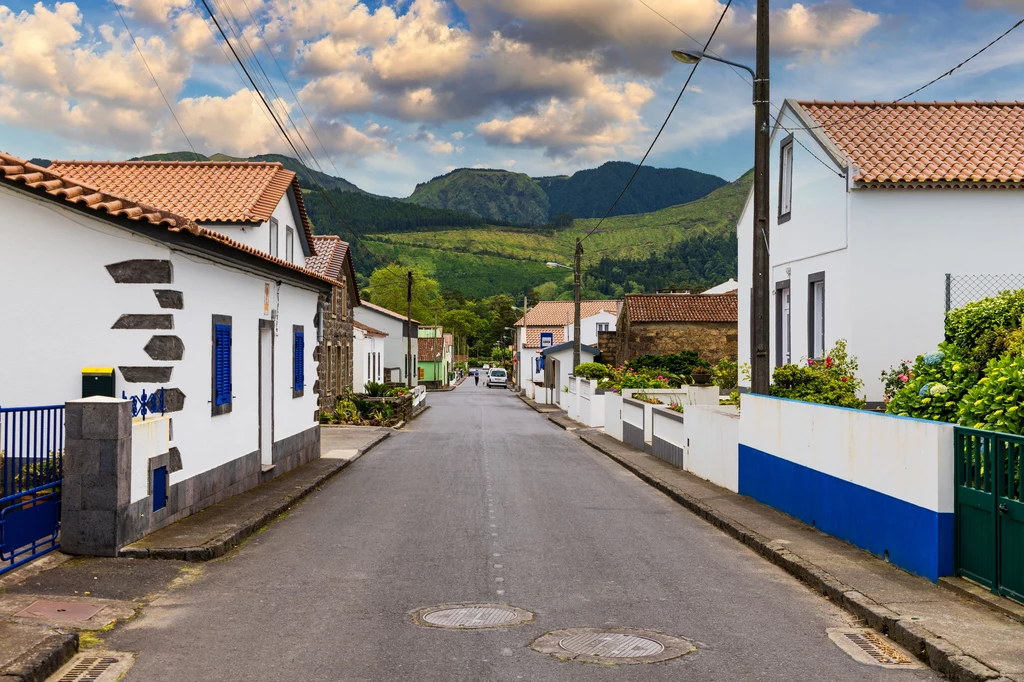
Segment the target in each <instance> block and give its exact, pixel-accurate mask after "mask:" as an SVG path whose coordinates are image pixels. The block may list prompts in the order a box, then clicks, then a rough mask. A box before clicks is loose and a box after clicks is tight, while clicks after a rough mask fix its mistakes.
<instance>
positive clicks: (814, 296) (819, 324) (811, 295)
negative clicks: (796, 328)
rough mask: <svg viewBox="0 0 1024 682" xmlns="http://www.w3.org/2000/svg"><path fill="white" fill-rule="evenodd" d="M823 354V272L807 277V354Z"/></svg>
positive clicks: (817, 355) (812, 355)
mask: <svg viewBox="0 0 1024 682" xmlns="http://www.w3.org/2000/svg"><path fill="white" fill-rule="evenodd" d="M824 354H825V273H824V272H816V273H814V274H813V275H809V276H808V277H807V355H808V356H809V357H812V358H820V357H821V356H822V355H824Z"/></svg>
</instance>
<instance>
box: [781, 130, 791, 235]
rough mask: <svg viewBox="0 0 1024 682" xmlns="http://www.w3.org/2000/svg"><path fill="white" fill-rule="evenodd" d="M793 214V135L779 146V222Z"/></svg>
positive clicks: (784, 220)
mask: <svg viewBox="0 0 1024 682" xmlns="http://www.w3.org/2000/svg"><path fill="white" fill-rule="evenodd" d="M792 214H793V136H792V135H790V136H789V137H787V138H786V139H785V140H783V141H782V145H781V146H780V147H779V222H780V223H784V222H786V221H787V220H789V219H790V218H791V217H792Z"/></svg>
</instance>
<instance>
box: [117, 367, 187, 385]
mask: <svg viewBox="0 0 1024 682" xmlns="http://www.w3.org/2000/svg"><path fill="white" fill-rule="evenodd" d="M118 369H119V370H121V376H123V377H124V380H125V381H127V382H128V383H130V384H166V383H167V382H168V381H170V380H171V370H173V369H174V368H173V367H118Z"/></svg>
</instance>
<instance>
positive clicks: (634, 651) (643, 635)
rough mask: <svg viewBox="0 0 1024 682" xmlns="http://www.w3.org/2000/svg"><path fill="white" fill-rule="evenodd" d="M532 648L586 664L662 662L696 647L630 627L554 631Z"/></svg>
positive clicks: (676, 639)
mask: <svg viewBox="0 0 1024 682" xmlns="http://www.w3.org/2000/svg"><path fill="white" fill-rule="evenodd" d="M530 647H531V648H532V649H533V650H534V651H539V652H540V653H542V654H549V655H551V656H554V657H555V658H560V659H563V660H568V661H583V662H585V663H659V662H661V661H668V660H670V659H673V658H679V657H680V656H685V655H686V654H689V653H693V652H694V651H696V650H697V648H696V647H695V646H694V645H693V644H692V643H691V642H690V641H689V640H687V639H683V638H682V637H672V636H671V635H663V634H661V633H660V632H654V631H651V630H633V629H630V628H570V629H567V630H555V631H554V632H549V633H547V634H546V635H544V636H542V637H539V638H537V639H536V640H534V642H533V643H532V644H531V645H530Z"/></svg>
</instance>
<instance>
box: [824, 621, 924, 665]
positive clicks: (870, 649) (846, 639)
mask: <svg viewBox="0 0 1024 682" xmlns="http://www.w3.org/2000/svg"><path fill="white" fill-rule="evenodd" d="M826 632H827V633H828V638H829V639H831V640H832V641H833V642H835V643H836V645H838V646H839V648H840V649H842V650H843V651H845V652H846V653H848V654H849V655H850V656H851V657H852V658H854V659H855V660H858V661H860V662H861V663H867V664H868V665H877V666H880V667H883V668H901V669H909V668H923V667H924V664H922V663H921V662H920V661H918V660H917V659H916V658H914V656H913V655H912V654H910V653H908V652H907V651H904V650H903V649H901V648H899V647H898V646H896V645H895V644H893V643H892V642H890V641H889V640H887V639H886V638H885V637H882V636H881V635H879V634H878V633H877V632H875V631H874V630H871V629H870V628H829V629H828V630H826Z"/></svg>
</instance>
